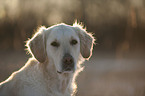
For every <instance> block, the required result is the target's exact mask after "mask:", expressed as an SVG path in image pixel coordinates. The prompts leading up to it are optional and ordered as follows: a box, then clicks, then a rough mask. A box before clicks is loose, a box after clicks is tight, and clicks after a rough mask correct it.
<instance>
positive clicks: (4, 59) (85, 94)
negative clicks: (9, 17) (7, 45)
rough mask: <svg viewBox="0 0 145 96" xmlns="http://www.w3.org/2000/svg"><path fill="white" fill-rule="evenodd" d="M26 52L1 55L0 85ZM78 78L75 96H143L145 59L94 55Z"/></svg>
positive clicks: (25, 58)
mask: <svg viewBox="0 0 145 96" xmlns="http://www.w3.org/2000/svg"><path fill="white" fill-rule="evenodd" d="M28 58H29V56H27V55H26V54H25V52H11V51H10V52H0V81H3V80H5V79H6V78H8V76H9V75H10V74H11V73H12V72H13V71H16V70H18V69H19V68H21V67H22V66H23V65H24V64H25V62H26V61H27V60H28ZM84 66H85V69H84V71H83V72H81V73H80V75H79V76H78V78H77V84H78V92H77V94H76V96H145V59H143V58H139V57H138V58H137V57H133V58H128V59H127V58H126V59H115V58H113V57H112V56H109V55H108V56H103V55H101V56H99V54H97V53H94V54H93V56H92V58H91V59H90V60H89V61H86V62H85V64H84Z"/></svg>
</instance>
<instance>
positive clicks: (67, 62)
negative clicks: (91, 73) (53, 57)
mask: <svg viewBox="0 0 145 96" xmlns="http://www.w3.org/2000/svg"><path fill="white" fill-rule="evenodd" d="M73 67H74V60H73V57H72V56H71V55H70V54H65V55H64V57H63V69H64V70H65V71H70V70H72V69H73Z"/></svg>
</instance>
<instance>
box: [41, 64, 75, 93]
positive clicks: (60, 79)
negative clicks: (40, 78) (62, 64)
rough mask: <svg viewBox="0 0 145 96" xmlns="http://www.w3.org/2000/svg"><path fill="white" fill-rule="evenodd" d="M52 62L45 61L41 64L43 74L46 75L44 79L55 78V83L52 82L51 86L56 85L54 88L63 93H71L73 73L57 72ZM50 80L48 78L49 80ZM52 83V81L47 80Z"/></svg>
mask: <svg viewBox="0 0 145 96" xmlns="http://www.w3.org/2000/svg"><path fill="white" fill-rule="evenodd" d="M52 63H53V62H45V64H43V75H45V76H44V77H47V78H46V79H52V81H53V79H54V80H57V81H56V82H57V83H56V84H52V87H56V89H57V90H58V91H59V92H60V93H62V94H65V93H66V92H69V93H71V92H72V89H71V88H72V83H73V80H72V79H73V78H72V77H73V73H61V74H60V73H57V71H56V68H55V66H54V64H52ZM49 81H50V80H49ZM48 83H52V82H48Z"/></svg>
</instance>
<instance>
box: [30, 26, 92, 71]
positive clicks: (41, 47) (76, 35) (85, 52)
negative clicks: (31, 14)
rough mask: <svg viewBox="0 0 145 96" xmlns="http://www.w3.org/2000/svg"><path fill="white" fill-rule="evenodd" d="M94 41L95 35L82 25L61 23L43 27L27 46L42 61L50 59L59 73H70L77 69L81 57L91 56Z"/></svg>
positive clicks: (87, 57)
mask: <svg viewBox="0 0 145 96" xmlns="http://www.w3.org/2000/svg"><path fill="white" fill-rule="evenodd" d="M93 43H94V38H93V36H92V35H91V34H90V33H87V32H86V30H84V29H83V28H81V27H80V26H75V25H74V26H69V25H66V24H59V25H55V26H52V27H49V28H45V27H41V28H40V29H39V30H38V32H37V33H36V34H35V35H34V36H33V37H32V39H30V40H28V42H27V47H28V49H29V51H30V53H31V54H32V55H33V56H34V57H35V58H36V59H37V60H38V61H39V62H40V63H43V62H45V60H47V59H48V60H49V62H51V63H53V64H54V65H55V67H56V71H57V72H58V73H65V72H66V73H69V72H74V71H75V70H76V69H77V64H78V62H79V60H80V58H82V57H83V58H84V59H89V58H90V56H91V55H92V49H93Z"/></svg>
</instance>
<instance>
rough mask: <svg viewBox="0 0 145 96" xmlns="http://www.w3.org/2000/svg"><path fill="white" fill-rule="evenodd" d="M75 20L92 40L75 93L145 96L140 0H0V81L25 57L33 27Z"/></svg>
mask: <svg viewBox="0 0 145 96" xmlns="http://www.w3.org/2000/svg"><path fill="white" fill-rule="evenodd" d="M76 19H77V20H78V21H80V22H83V24H84V25H85V27H86V28H87V31H89V32H94V33H95V35H94V36H95V38H96V39H97V41H96V43H97V44H96V45H95V46H94V51H93V56H92V58H91V59H90V61H87V62H85V64H84V66H85V70H84V71H83V72H81V73H80V75H79V76H78V79H77V83H78V92H77V94H76V96H145V0H0V81H3V80H5V79H6V78H8V76H10V74H11V73H12V72H13V71H16V70H18V69H19V68H21V67H22V66H23V65H24V64H25V62H26V61H27V60H28V58H29V57H30V56H29V55H26V54H25V53H26V52H25V50H24V49H25V48H26V47H25V42H24V41H26V40H27V39H28V38H31V36H32V34H33V33H34V32H35V30H36V29H37V27H39V26H40V25H44V26H46V27H49V26H51V25H54V24H58V23H62V22H63V23H67V24H70V25H72V24H73V22H74V21H75V20H76Z"/></svg>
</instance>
